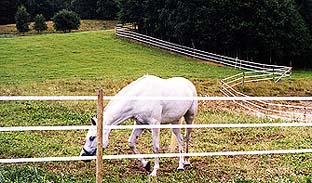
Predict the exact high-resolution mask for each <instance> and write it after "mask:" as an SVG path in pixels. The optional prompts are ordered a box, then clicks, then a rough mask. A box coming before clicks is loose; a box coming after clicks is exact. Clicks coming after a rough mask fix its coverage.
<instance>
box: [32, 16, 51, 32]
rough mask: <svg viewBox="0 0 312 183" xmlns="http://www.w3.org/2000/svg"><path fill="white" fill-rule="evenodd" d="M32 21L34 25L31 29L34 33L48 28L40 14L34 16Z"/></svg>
mask: <svg viewBox="0 0 312 183" xmlns="http://www.w3.org/2000/svg"><path fill="white" fill-rule="evenodd" d="M34 21H35V24H34V26H33V29H35V30H36V31H38V32H40V31H43V30H47V29H48V26H47V24H46V22H45V18H44V16H43V15H42V14H40V15H36V17H35V19H34Z"/></svg>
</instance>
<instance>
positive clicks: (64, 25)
mask: <svg viewBox="0 0 312 183" xmlns="http://www.w3.org/2000/svg"><path fill="white" fill-rule="evenodd" d="M52 20H53V22H54V25H53V26H54V28H55V30H57V31H63V32H71V30H73V29H79V26H80V17H79V15H78V14H77V13H75V12H73V11H69V10H66V9H63V10H61V11H59V12H58V13H57V14H56V15H55V16H54V17H53V18H52Z"/></svg>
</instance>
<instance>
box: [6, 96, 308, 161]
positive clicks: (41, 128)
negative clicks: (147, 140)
mask: <svg viewBox="0 0 312 183" xmlns="http://www.w3.org/2000/svg"><path fill="white" fill-rule="evenodd" d="M261 98H262V97H192V98H190V97H186V98H183V97H182V98H181V97H113V96H104V97H103V99H104V100H116V99H118V100H121V99H123V100H205V101H218V100H224V101H232V100H234V101H240V100H246V101H255V100H260V99H261ZM96 99H97V97H95V96H0V101H16V100H17V101H22V100H27V101H57V100H61V101H64V100H68V101H73V100H96ZM281 99H283V100H289V101H294V100H296V101H299V100H304V101H312V97H266V100H273V101H278V100H281ZM104 118H105V116H104ZM311 126H312V123H311V122H309V123H288V122H287V123H248V124H192V125H140V128H265V127H266V128H269V127H311ZM136 127H137V126H135V125H120V126H103V129H134V128H136ZM89 129H96V127H95V126H17V127H14V126H13V127H12V126H11V127H0V132H21V131H54V130H59V131H64V130H89ZM311 152H312V149H291V150H264V151H261V150H260V151H233V152H198V153H196V152H195V153H188V154H184V155H185V156H199V157H202V156H224V155H261V154H286V153H292V154H296V153H311ZM179 156H181V154H180V153H168V154H167V153H166V154H139V155H104V156H103V157H102V159H123V158H143V157H145V158H152V157H179ZM94 159H96V156H86V157H77V156H73V157H42V158H12V159H0V163H23V162H50V161H78V160H94Z"/></svg>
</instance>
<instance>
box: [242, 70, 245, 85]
mask: <svg viewBox="0 0 312 183" xmlns="http://www.w3.org/2000/svg"><path fill="white" fill-rule="evenodd" d="M244 85H245V72H243V80H242V86H244Z"/></svg>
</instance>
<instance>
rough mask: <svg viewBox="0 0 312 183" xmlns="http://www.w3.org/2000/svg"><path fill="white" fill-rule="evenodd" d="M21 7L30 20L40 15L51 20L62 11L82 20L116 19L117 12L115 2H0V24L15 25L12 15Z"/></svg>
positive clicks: (33, 0) (56, 0)
mask: <svg viewBox="0 0 312 183" xmlns="http://www.w3.org/2000/svg"><path fill="white" fill-rule="evenodd" d="M21 5H23V6H24V7H25V8H26V9H27V11H28V13H29V14H30V17H31V19H33V18H34V17H35V16H36V15H37V14H42V15H43V16H44V17H45V19H47V20H51V18H52V17H53V16H54V15H55V14H56V13H57V12H59V11H60V10H62V9H67V10H72V11H75V12H76V13H78V14H79V15H80V17H81V18H82V19H105V20H111V19H117V13H118V12H119V5H118V1H117V0H0V24H8V23H15V20H14V15H15V13H16V11H17V8H18V7H19V6H21Z"/></svg>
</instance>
